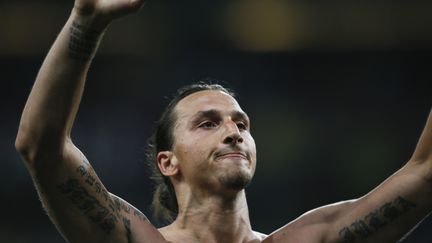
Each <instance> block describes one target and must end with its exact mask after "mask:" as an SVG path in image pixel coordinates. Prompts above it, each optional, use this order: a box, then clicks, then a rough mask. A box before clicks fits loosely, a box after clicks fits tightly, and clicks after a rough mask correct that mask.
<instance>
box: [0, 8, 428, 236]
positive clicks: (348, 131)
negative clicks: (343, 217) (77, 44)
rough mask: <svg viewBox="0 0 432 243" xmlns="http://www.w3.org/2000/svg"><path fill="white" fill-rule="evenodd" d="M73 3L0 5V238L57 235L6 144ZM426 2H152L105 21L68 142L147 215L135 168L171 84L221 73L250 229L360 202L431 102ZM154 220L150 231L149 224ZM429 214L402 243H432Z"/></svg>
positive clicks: (415, 131) (410, 143) (141, 169)
mask: <svg viewBox="0 0 432 243" xmlns="http://www.w3.org/2000/svg"><path fill="white" fill-rule="evenodd" d="M72 5H73V3H72V1H54V0H44V1H42V0H40V1H29V0H27V1H11V0H7V1H1V2H0V75H1V76H0V77H1V83H0V85H1V89H0V90H1V92H0V95H1V96H0V97H1V100H0V101H1V102H0V109H1V110H0V111H1V113H0V114H1V126H0V134H1V136H0V145H1V146H0V153H1V154H0V155H1V157H0V158H1V167H0V168H1V170H0V206H1V210H0V215H1V216H0V242H2V243H3V242H5V243H21V242H35V243H36V242H41V243H51V242H63V240H62V238H61V236H60V235H59V234H58V233H57V231H56V230H55V228H54V226H53V225H52V224H51V223H50V221H49V219H48V217H47V216H46V214H45V212H44V211H43V210H42V208H41V206H40V202H39V200H38V197H37V194H36V190H35V189H34V187H33V184H32V181H31V179H30V176H29V175H28V173H27V171H26V170H25V167H24V164H23V163H22V162H21V160H20V158H19V156H18V154H17V153H16V152H15V149H14V140H15V135H16V132H17V127H18V124H19V119H20V114H21V111H22V108H23V106H24V104H25V100H26V97H27V95H28V93H29V91H30V89H31V86H32V83H33V81H34V78H35V76H36V74H37V71H38V69H39V67H40V65H41V63H42V61H43V58H44V56H45V54H46V52H47V51H48V49H49V47H50V45H51V44H52V42H53V41H54V39H55V37H56V35H57V34H58V32H59V31H60V28H61V27H62V25H63V24H64V22H65V21H66V19H67V16H68V14H69V12H70V9H71V7H72ZM431 7H432V3H431V2H430V1H396V0H393V1H379V2H375V1H357V2H355V1H313V0H310V1H295V0H292V1H282V0H265V1H263V0H231V1H207V0H201V1H198V0H196V1H173V0H151V1H149V2H148V3H147V4H146V6H145V7H144V8H143V9H142V10H141V11H140V13H139V14H136V15H132V16H129V17H127V18H123V19H120V20H118V21H116V22H114V23H113V24H112V25H111V27H110V29H109V31H107V33H106V36H105V40H104V42H103V43H102V46H101V49H100V51H99V52H98V55H97V57H96V59H95V61H94V63H93V66H92V68H91V70H90V73H89V76H88V83H87V87H86V91H85V94H84V98H83V101H82V105H81V109H80V112H79V114H78V117H77V120H76V123H75V127H74V131H73V138H74V141H75V143H76V144H77V145H78V147H80V148H81V150H82V151H83V152H84V153H85V154H86V155H87V157H88V158H89V160H90V162H91V163H92V164H93V166H94V167H95V170H96V171H97V172H98V175H99V176H100V177H101V179H102V181H103V182H104V183H105V185H106V186H107V187H108V188H109V190H110V191H111V192H113V193H115V194H117V195H119V196H120V197H123V198H124V199H126V200H128V201H129V202H131V203H132V204H134V205H135V206H137V207H138V208H139V209H141V210H142V211H143V212H144V213H145V214H146V215H148V216H149V217H150V216H151V215H152V214H151V212H150V210H149V204H150V200H151V195H152V190H153V188H152V186H151V183H150V181H149V180H148V178H147V176H148V174H147V172H146V167H145V165H144V161H143V150H144V148H145V145H146V140H147V138H148V137H149V136H150V134H151V132H152V128H153V125H154V121H155V120H156V119H157V118H158V116H159V115H160V113H161V111H162V109H163V107H164V106H165V105H166V103H167V98H165V97H169V96H171V94H173V93H174V92H175V90H176V89H177V88H179V87H180V86H182V85H184V84H188V83H191V82H193V81H197V80H199V79H203V78H207V77H212V78H217V79H221V80H225V81H226V84H227V85H228V86H229V87H232V88H234V89H235V90H236V91H237V93H238V94H239V96H238V97H239V102H240V104H241V105H242V107H243V109H244V110H245V111H246V112H248V114H249V116H250V117H251V119H252V134H253V136H254V137H255V140H256V143H257V149H258V168H257V172H256V175H255V179H254V181H253V182H252V184H251V186H250V187H249V188H248V189H247V194H248V202H249V209H250V215H251V221H252V225H253V228H254V229H255V230H257V231H261V232H263V233H267V234H268V233H271V232H272V231H273V230H275V229H277V228H279V227H281V226H283V225H284V224H286V223H288V222H290V221H291V220H293V219H295V218H296V217H298V216H300V215H301V214H302V213H304V212H306V211H308V210H310V209H313V208H315V207H318V206H322V205H325V204H329V203H333V202H337V201H341V200H346V199H352V198H357V197H360V196H362V195H364V194H365V193H367V192H368V191H370V190H371V189H373V188H374V187H375V186H377V185H378V184H379V183H381V182H382V181H383V180H384V179H385V178H387V177H388V176H390V175H391V174H392V173H394V172H395V171H396V170H397V169H399V168H400V167H401V166H402V165H403V164H404V163H405V162H406V161H407V160H408V159H409V158H410V156H411V154H412V152H413V151H414V148H415V145H416V142H417V139H418V137H419V135H420V133H421V130H422V128H423V126H424V123H425V121H426V118H427V115H428V113H429V110H430V107H431V104H432V102H431V101H432V99H431V97H432V96H431V94H430V93H431V87H432V85H431V84H430V82H431V78H432V74H431V64H432V61H431V60H432V59H431V58H432V31H431V29H432V17H431V15H430V10H431V9H432V8H431ZM153 222H155V224H157V225H161V223H160V222H159V223H158V222H156V221H154V220H153ZM431 230H432V221H431V219H426V220H425V221H424V222H423V223H422V224H421V225H420V226H419V227H418V228H417V229H416V230H415V231H414V232H413V233H412V234H411V236H409V237H408V239H407V240H406V241H405V242H411V243H414V242H415V243H426V242H430V241H431V240H430V239H431V233H430V232H431Z"/></svg>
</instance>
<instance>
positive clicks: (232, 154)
mask: <svg viewBox="0 0 432 243" xmlns="http://www.w3.org/2000/svg"><path fill="white" fill-rule="evenodd" d="M229 157H235V158H243V159H245V160H247V159H248V158H247V156H246V154H245V153H243V152H239V151H235V152H223V153H219V154H218V155H217V156H216V159H219V158H229Z"/></svg>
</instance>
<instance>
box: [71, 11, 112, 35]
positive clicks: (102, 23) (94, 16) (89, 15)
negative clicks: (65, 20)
mask: <svg viewBox="0 0 432 243" xmlns="http://www.w3.org/2000/svg"><path fill="white" fill-rule="evenodd" d="M71 17H72V19H73V22H74V23H76V24H79V25H81V26H83V27H85V28H86V29H88V30H89V31H91V32H95V33H100V34H102V33H103V32H104V31H105V30H106V28H107V27H108V26H109V24H110V23H111V20H110V19H109V18H107V17H104V16H103V15H102V14H100V13H97V11H96V10H94V8H90V7H87V8H83V7H79V6H74V8H73V9H72V14H71Z"/></svg>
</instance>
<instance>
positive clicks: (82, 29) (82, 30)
mask: <svg viewBox="0 0 432 243" xmlns="http://www.w3.org/2000/svg"><path fill="white" fill-rule="evenodd" d="M69 33H70V40H69V57H70V58H72V59H75V60H80V61H88V60H90V59H91V57H92V55H93V52H94V51H95V49H96V45H97V41H98V37H99V34H100V32H98V31H95V30H92V29H89V28H88V27H86V26H83V25H80V24H78V23H76V22H73V23H72V25H71V27H70V28H69Z"/></svg>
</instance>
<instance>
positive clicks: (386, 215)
mask: <svg viewBox="0 0 432 243" xmlns="http://www.w3.org/2000/svg"><path fill="white" fill-rule="evenodd" d="M415 207H416V204H415V203H413V202H410V201H408V200H406V199H404V198H403V197H398V198H396V199H395V200H393V201H392V202H388V203H385V204H384V205H382V206H381V207H380V208H378V209H377V210H375V211H373V212H371V213H369V214H368V215H366V217H364V218H363V219H360V220H357V221H354V222H353V223H351V225H350V226H346V227H344V228H343V229H341V230H340V231H339V236H340V237H341V238H342V239H343V242H344V243H350V242H355V241H356V240H357V239H366V238H368V237H369V236H371V235H372V234H373V233H374V232H376V231H378V230H379V229H381V228H383V227H384V226H386V225H388V224H389V223H391V222H393V221H395V220H396V219H397V218H399V217H400V216H402V215H403V214H405V213H407V212H408V211H410V210H411V209H412V208H415Z"/></svg>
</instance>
